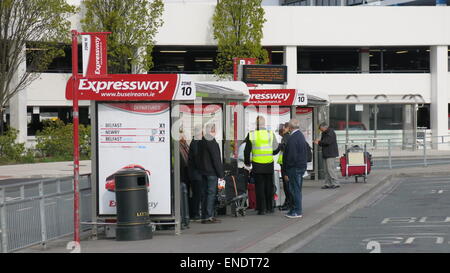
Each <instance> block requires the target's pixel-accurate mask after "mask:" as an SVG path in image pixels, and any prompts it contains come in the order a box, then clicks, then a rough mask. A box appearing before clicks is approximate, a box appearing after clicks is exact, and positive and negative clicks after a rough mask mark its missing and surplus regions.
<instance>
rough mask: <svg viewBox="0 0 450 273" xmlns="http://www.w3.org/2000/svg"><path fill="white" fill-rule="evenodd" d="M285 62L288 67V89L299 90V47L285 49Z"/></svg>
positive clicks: (286, 47)
mask: <svg viewBox="0 0 450 273" xmlns="http://www.w3.org/2000/svg"><path fill="white" fill-rule="evenodd" d="M283 62H284V65H286V66H287V83H286V88H297V46H285V47H284V60H283Z"/></svg>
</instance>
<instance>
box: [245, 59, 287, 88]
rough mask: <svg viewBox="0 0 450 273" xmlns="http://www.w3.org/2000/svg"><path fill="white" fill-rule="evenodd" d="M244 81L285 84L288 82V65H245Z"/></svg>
mask: <svg viewBox="0 0 450 273" xmlns="http://www.w3.org/2000/svg"><path fill="white" fill-rule="evenodd" d="M242 81H243V82H245V83H257V84H285V83H286V82H287V66H285V65H261V64H257V65H243V66H242Z"/></svg>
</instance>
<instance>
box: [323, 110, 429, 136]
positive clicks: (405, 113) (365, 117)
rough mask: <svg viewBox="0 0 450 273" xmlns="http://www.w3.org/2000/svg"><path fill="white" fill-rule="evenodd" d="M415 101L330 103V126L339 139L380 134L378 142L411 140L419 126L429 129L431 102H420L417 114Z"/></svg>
mask: <svg viewBox="0 0 450 273" xmlns="http://www.w3.org/2000/svg"><path fill="white" fill-rule="evenodd" d="M414 111H415V109H414V105H412V104H331V105H330V126H331V127H332V128H334V129H335V131H336V135H337V137H338V142H339V143H341V144H344V143H345V142H346V141H347V140H348V141H349V142H351V141H355V140H358V139H367V138H378V139H381V141H378V144H382V143H387V141H388V139H390V140H391V143H393V144H403V145H406V144H412V143H413V141H414V139H415V138H414V132H415V131H416V128H419V129H429V128H430V127H429V125H430V112H429V105H420V106H419V107H418V108H417V115H416V113H414Z"/></svg>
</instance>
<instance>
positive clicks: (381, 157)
mask: <svg viewBox="0 0 450 273" xmlns="http://www.w3.org/2000/svg"><path fill="white" fill-rule="evenodd" d="M353 145H358V146H360V147H361V148H362V147H364V145H365V146H366V148H367V151H368V152H370V153H373V158H374V162H375V163H374V167H375V168H389V169H392V168H399V167H412V166H428V165H434V164H436V165H438V164H450V135H445V136H435V137H433V136H427V137H423V138H417V140H416V142H415V143H407V142H406V143H405V141H404V139H401V138H355V139H351V140H349V141H348V142H347V143H345V142H338V146H339V151H341V153H344V152H345V147H346V146H347V147H350V146H353ZM438 148H441V149H442V148H444V149H443V150H447V151H439V150H438Z"/></svg>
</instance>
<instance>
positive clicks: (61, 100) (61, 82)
mask: <svg viewBox="0 0 450 273" xmlns="http://www.w3.org/2000/svg"><path fill="white" fill-rule="evenodd" d="M70 76H71V74H56V73H42V74H41V75H40V77H39V78H38V79H37V80H35V81H33V82H32V83H31V84H30V85H29V86H28V87H27V89H26V90H27V98H28V103H27V104H28V105H34V106H72V101H68V100H66V84H67V81H68V80H69V78H70ZM87 105H89V101H80V106H87Z"/></svg>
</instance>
